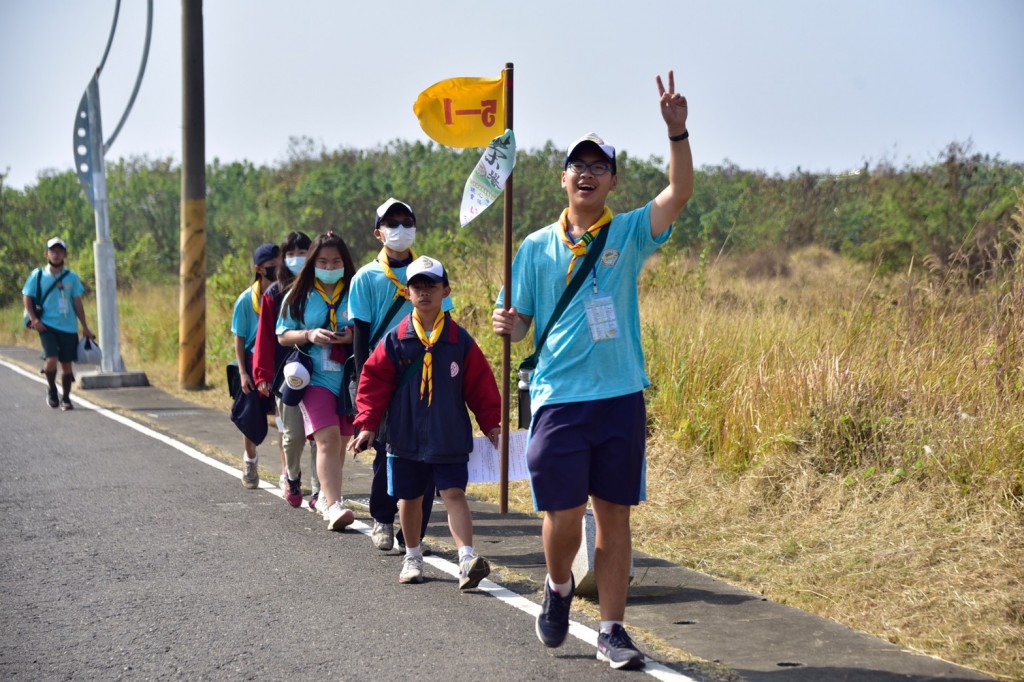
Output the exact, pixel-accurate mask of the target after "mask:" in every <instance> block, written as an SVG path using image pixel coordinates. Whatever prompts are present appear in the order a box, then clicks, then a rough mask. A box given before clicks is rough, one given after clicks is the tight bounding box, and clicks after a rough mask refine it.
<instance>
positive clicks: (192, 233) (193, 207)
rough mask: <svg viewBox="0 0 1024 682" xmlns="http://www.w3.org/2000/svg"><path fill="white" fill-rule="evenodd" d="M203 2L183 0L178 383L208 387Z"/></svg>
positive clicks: (195, 388) (184, 387)
mask: <svg viewBox="0 0 1024 682" xmlns="http://www.w3.org/2000/svg"><path fill="white" fill-rule="evenodd" d="M203 93H204V83H203V2H202V0H181V135H182V140H181V142H182V144H181V270H180V275H179V279H180V284H181V293H180V296H179V304H178V384H179V386H181V388H183V389H186V390H200V389H202V388H204V387H205V385H206V123H205V121H206V105H205V100H204V94H203Z"/></svg>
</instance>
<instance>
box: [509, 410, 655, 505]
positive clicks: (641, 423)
mask: <svg viewBox="0 0 1024 682" xmlns="http://www.w3.org/2000/svg"><path fill="white" fill-rule="evenodd" d="M526 463H527V466H528V467H529V469H530V483H531V486H532V488H533V504H534V507H536V509H537V511H558V510H560V509H572V508H574V507H579V506H580V505H583V504H586V503H587V497H588V496H590V495H594V496H596V497H599V498H601V499H602V500H606V501H608V502H612V503H614V504H625V505H635V504H639V503H640V502H642V501H643V500H644V499H646V497H647V491H646V475H647V408H646V407H645V405H644V394H643V393H642V392H638V393H631V394H630V395H624V396H619V397H617V398H606V399H604V400H593V401H588V402H579V403H562V404H558V405H544V406H543V407H541V408H540V409H539V410H537V412H536V413H535V414H534V415H533V421H532V422H531V426H530V444H529V446H528V447H527V450H526Z"/></svg>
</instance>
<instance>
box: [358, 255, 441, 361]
mask: <svg viewBox="0 0 1024 682" xmlns="http://www.w3.org/2000/svg"><path fill="white" fill-rule="evenodd" d="M407 267H408V266H402V267H400V268H391V271H392V272H393V273H395V277H397V278H398V281H399V282H401V283H402V284H405V282H406V279H405V270H406V268H407ZM394 300H395V284H394V282H392V281H391V280H390V279H388V276H387V275H386V274H384V268H382V267H381V265H380V263H379V262H377V261H376V260H374V261H372V262H370V263H367V264H366V265H364V266H363V267H361V268H359V272H357V273H356V274H355V276H354V277H353V278H352V291H351V292H350V293H349V297H348V317H349V319H350V320H362V321H363V322H369V323H370V338H371V339H372V338H374V337H375V336H379V337H380V338H383V337H384V334H386V333H387V332H389V331H391V330H392V329H394V328H395V327H396V326H397V325H398V323H399V322H401V321H402V318H403V317H405V316H407V315H408V314H409V313H411V312H412V303H411V302H410V301H406V302H405V303H404V304H403V305H402V307H401V308H399V309H398V311H397V312H396V313H395V315H394V317H392V318H391V321H390V322H389V323H388V328H387V329H384V330H381V331H378V327H379V326H380V323H381V322H383V321H384V316H385V315H387V313H388V310H389V309H390V308H391V304H392V303H393V302H394ZM454 309H455V304H454V303H452V299H451V297H450V296H446V297H445V299H444V301H442V302H441V310H442V311H443V312H448V311H450V310H454ZM370 350H371V351H372V350H373V349H372V348H371V349H370Z"/></svg>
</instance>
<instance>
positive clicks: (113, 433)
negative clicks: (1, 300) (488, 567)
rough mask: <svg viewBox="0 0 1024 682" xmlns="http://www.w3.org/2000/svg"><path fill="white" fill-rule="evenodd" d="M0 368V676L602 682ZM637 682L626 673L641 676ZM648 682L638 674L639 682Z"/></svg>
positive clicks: (392, 557)
mask: <svg viewBox="0 0 1024 682" xmlns="http://www.w3.org/2000/svg"><path fill="white" fill-rule="evenodd" d="M44 393H45V391H44V388H43V386H42V384H40V383H38V382H36V381H33V380H32V379H30V378H27V377H25V376H22V375H20V374H17V373H15V372H12V371H10V370H9V369H7V368H4V367H0V414H3V415H4V418H3V424H4V425H3V428H2V429H0V434H2V435H0V471H2V472H3V473H2V474H0V518H2V520H3V522H2V523H0V566H2V570H0V678H2V679H5V680H29V679H47V680H54V679H120V678H125V679H150V678H154V679H188V680H203V679H216V680H225V679H228V680H233V679H260V680H276V679H282V680H285V679H287V680H294V679H296V678H302V679H320V680H324V679H329V680H335V679H344V680H381V679H389V680H405V679H445V680H479V679H501V680H561V679H588V680H599V679H618V680H621V679H622V676H623V675H624V674H626V673H622V672H617V671H612V670H611V669H610V668H609V667H608V666H607V665H606V664H604V663H600V662H598V661H596V660H595V658H594V649H593V647H592V646H590V645H589V644H587V643H585V642H583V641H580V640H578V639H575V638H573V637H570V638H569V640H568V641H567V642H566V644H565V645H564V646H563V647H562V648H560V649H557V650H547V649H545V648H544V647H543V646H542V645H541V644H540V643H539V642H538V641H537V639H536V636H535V635H534V632H533V618H532V616H530V615H529V614H527V613H523V612H522V611H520V610H517V609H514V608H511V607H509V606H508V605H507V604H505V603H503V602H502V601H501V600H500V599H496V598H494V597H492V596H489V595H488V594H486V593H484V592H481V591H473V592H467V593H460V592H459V591H458V589H457V583H456V578H455V577H453V576H451V575H448V574H446V573H444V572H443V571H441V570H438V569H437V568H435V567H432V566H428V567H427V582H426V583H424V584H422V585H399V584H398V571H399V568H400V557H399V555H398V554H394V553H393V554H383V553H381V552H380V551H378V550H376V549H375V548H373V547H372V545H371V544H370V542H369V541H368V540H367V539H366V538H365V536H364V535H363V534H361V533H359V532H357V531H351V530H350V531H348V532H345V533H341V534H337V533H330V532H328V531H326V530H325V528H324V524H323V523H322V522H320V521H319V519H318V517H317V516H315V515H313V514H310V513H309V512H307V511H305V510H304V509H295V510H291V509H287V508H286V507H285V505H283V503H282V502H281V500H280V499H278V498H277V497H275V496H274V495H272V494H270V493H268V492H267V491H265V490H245V489H243V488H242V487H241V485H240V484H239V481H238V479H237V478H236V477H234V476H231V475H229V474H228V473H225V472H224V471H221V470H218V469H217V468H214V467H211V466H208V465H207V464H204V463H202V462H200V461H197V460H195V459H193V458H191V457H188V456H186V455H184V454H182V452H180V451H179V450H177V449H175V448H173V447H171V446H170V445H168V444H166V443H164V442H161V441H159V440H155V439H153V438H150V437H148V436H146V435H143V434H142V433H139V432H137V431H136V430H133V429H131V428H128V427H127V426H125V425H123V424H121V423H118V422H116V421H113V420H111V419H109V418H108V417H106V416H104V415H103V414H101V413H100V412H99V411H96V410H93V409H88V408H87V407H84V406H82V405H81V404H79V405H78V409H76V410H74V411H72V412H67V413H62V412H60V411H59V410H52V409H50V408H49V407H48V406H47V405H46V404H45V400H44ZM644 677H646V676H644ZM647 679H649V678H647Z"/></svg>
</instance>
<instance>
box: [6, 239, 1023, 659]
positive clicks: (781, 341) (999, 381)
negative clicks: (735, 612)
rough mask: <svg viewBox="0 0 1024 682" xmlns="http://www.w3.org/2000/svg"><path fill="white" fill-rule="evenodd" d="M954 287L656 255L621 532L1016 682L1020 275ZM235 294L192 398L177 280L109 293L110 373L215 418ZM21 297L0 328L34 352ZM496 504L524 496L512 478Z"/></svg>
mask: <svg viewBox="0 0 1024 682" xmlns="http://www.w3.org/2000/svg"><path fill="white" fill-rule="evenodd" d="M437 255H438V256H439V257H440V258H442V259H443V260H444V259H446V254H437ZM452 259H453V260H452V263H451V266H452V267H451V268H450V270H451V271H452V280H453V287H454V292H453V297H454V299H455V303H456V306H457V311H456V317H457V319H459V321H460V322H461V323H462V324H464V326H466V327H467V328H468V329H469V330H470V332H471V333H473V334H474V336H476V337H477V339H478V340H479V341H480V342H481V346H482V347H483V349H484V351H485V353H486V354H487V355H488V357H489V358H490V359H491V361H492V365H493V366H494V367H495V368H497V367H498V366H499V354H500V344H499V343H498V341H497V340H496V339H495V338H494V337H493V335H492V334H490V332H489V328H490V327H489V319H490V301H492V300H494V297H495V294H496V292H497V289H498V286H499V277H500V274H499V273H500V268H499V267H498V266H497V264H496V260H495V256H494V254H493V253H488V254H483V255H481V256H479V257H478V258H477V259H473V258H472V257H466V256H464V255H463V254H459V257H458V258H455V257H454V256H453V257H452ZM971 284H972V283H971V282H970V281H968V280H966V278H965V276H964V275H963V274H962V273H960V272H958V271H956V270H954V269H946V268H942V267H938V266H935V265H934V264H925V265H918V266H915V267H911V268H910V269H908V271H906V272H904V273H901V274H899V275H897V276H894V277H887V278H881V277H879V276H877V275H876V273H875V272H874V271H872V270H871V269H870V268H866V267H863V266H856V265H854V264H851V263H850V262H848V261H845V260H843V259H841V258H839V257H838V256H835V255H833V254H831V253H828V252H825V251H821V250H818V249H813V248H812V249H808V250H804V251H801V252H797V253H793V254H785V253H759V254H753V255H749V256H744V257H736V258H724V259H721V260H718V261H714V262H712V263H710V264H707V265H704V264H703V263H702V262H701V261H698V260H690V259H687V258H685V257H681V256H680V257H676V258H668V257H659V256H656V257H655V258H654V259H652V261H651V262H650V263H649V266H648V268H647V270H646V271H645V273H644V275H643V277H642V280H641V292H642V293H641V307H642V310H641V317H642V321H643V326H644V342H645V348H646V353H647V367H648V373H649V375H650V378H651V382H652V386H651V388H650V390H649V391H648V392H647V398H648V405H649V421H650V423H649V431H650V440H649V455H648V456H649V480H648V498H649V500H650V501H649V502H648V503H646V504H644V505H642V506H641V507H639V508H638V510H637V511H636V513H635V516H634V529H635V543H636V547H637V548H638V549H640V550H642V551H644V552H648V553H651V554H655V555H658V556H661V557H665V558H667V559H670V560H673V561H676V562H679V563H681V564H683V565H686V566H689V567H691V568H694V569H697V570H700V571H703V572H706V573H708V574H711V575H714V576H716V577H719V578H723V579H725V580H727V581H730V582H732V583H734V584H737V585H741V586H743V587H746V588H748V589H752V590H755V591H758V592H761V593H763V594H765V595H767V596H768V597H770V598H772V599H773V600H776V601H780V602H783V603H786V604H790V605H793V606H796V607H799V608H803V609H806V610H809V611H813V612H816V613H819V614H822V615H824V616H827V617H829V618H833V619H835V620H837V621H840V622H843V623H845V624H847V625H850V626H852V627H854V628H856V629H859V630H863V631H866V632H870V633H873V634H875V635H878V636H880V637H883V638H885V639H888V640H890V641H892V642H896V643H899V644H901V645H905V646H908V647H912V648H915V649H918V650H920V651H923V652H927V653H929V654H932V655H936V656H940V657H942V658H945V659H947V660H950V661H954V662H956V663H960V664H962V665H967V666H970V667H973V668H976V669H978V670H982V671H984V672H987V673H990V674H993V675H997V676H999V677H1002V678H1004V679H1024V431H1022V428H1021V427H1022V424H1024V403H1022V400H1021V396H1022V390H1024V315H1022V313H1024V270H1021V269H1020V268H1019V267H1018V266H1007V269H1006V270H1005V271H1004V272H998V273H995V275H994V276H993V277H992V278H991V280H990V281H989V283H987V284H985V285H984V286H972V285H971ZM242 286H244V279H243V280H242V284H241V285H240V286H238V290H241V287H242ZM211 293H217V292H211ZM232 298H233V296H232V295H231V292H219V294H218V295H211V296H208V302H209V303H208V318H207V329H208V340H207V365H208V372H207V377H208V383H209V386H210V388H209V389H207V390H205V391H198V392H183V391H180V390H179V389H178V387H177V295H176V292H175V289H174V288H173V287H158V288H154V289H150V290H147V291H142V290H135V291H131V292H127V293H123V294H121V297H120V300H119V305H120V315H121V322H122V326H121V333H122V337H123V338H122V349H123V355H124V359H125V362H126V364H127V365H128V366H129V367H130V368H142V369H144V370H145V371H146V373H147V375H148V376H149V379H150V381H151V382H152V383H154V384H156V385H158V386H160V387H162V388H164V389H166V390H169V391H171V392H174V393H177V394H181V395H185V396H186V397H188V398H189V399H191V400H195V401H197V402H202V403H205V404H209V405H215V406H218V407H221V408H223V409H224V410H225V412H227V410H228V407H229V405H228V402H227V398H226V393H225V391H224V379H223V365H224V363H225V362H226V361H227V360H228V359H230V357H231V352H232V351H231V337H230V333H229V331H228V329H229V326H230V309H229V304H228V302H229V301H230V300H231V299H232ZM18 310H19V307H17V306H15V307H10V308H8V309H7V310H5V311H4V315H3V320H4V326H3V328H2V329H0V342H3V343H17V344H21V345H34V344H35V343H36V339H35V338H34V336H30V335H27V334H26V333H25V332H24V331H23V330H21V329H20V327H19V324H18V323H19V320H20V313H19V312H18ZM87 310H89V311H90V312H89V315H90V319H91V320H94V319H95V305H94V304H93V303H92V302H91V301H90V302H88V305H87ZM513 352H514V358H521V357H523V356H525V355H526V354H527V353H528V352H529V349H528V348H527V347H516V348H515V349H514V351H513ZM471 492H474V493H475V494H477V495H478V496H481V497H493V496H495V495H496V494H497V491H496V488H495V486H477V487H475V489H474V490H473V491H471ZM510 498H511V504H512V505H513V506H514V507H517V508H519V509H524V510H526V509H528V508H529V493H528V490H527V489H526V488H525V486H524V485H522V484H514V485H513V486H512V490H511V495H510ZM681 608H684V609H685V605H683V606H682V607H681Z"/></svg>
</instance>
